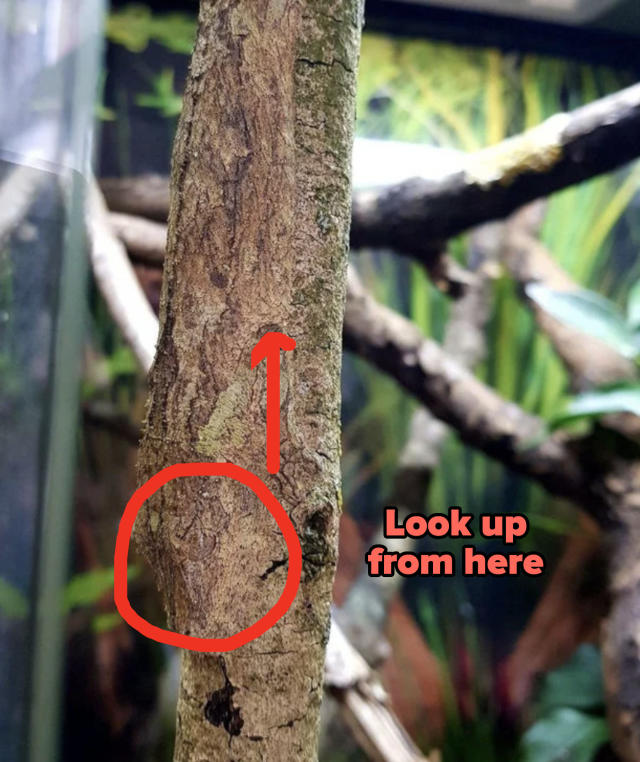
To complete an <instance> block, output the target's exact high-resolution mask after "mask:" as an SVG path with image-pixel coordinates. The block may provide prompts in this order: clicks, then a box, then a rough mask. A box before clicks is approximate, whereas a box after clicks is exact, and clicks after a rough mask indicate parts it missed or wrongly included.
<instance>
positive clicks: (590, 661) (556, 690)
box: [538, 643, 604, 715]
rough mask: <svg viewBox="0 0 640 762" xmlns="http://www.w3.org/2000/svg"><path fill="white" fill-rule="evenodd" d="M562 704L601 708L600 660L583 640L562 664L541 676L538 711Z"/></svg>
mask: <svg viewBox="0 0 640 762" xmlns="http://www.w3.org/2000/svg"><path fill="white" fill-rule="evenodd" d="M562 707H569V708H571V709H580V710H585V711H586V710H594V709H598V708H601V707H604V688H603V679H602V660H601V658H600V652H599V651H598V649H597V648H596V647H595V646H593V645H590V644H587V643H584V644H583V645H581V646H580V647H579V648H577V649H576V651H575V653H574V654H573V656H572V657H571V659H570V660H569V661H568V662H567V663H566V664H563V665H562V666H561V667H559V668H558V669H554V670H553V671H552V672H549V673H548V674H547V675H545V677H544V679H543V681H542V685H541V688H540V693H539V696H538V708H539V711H540V713H541V714H542V715H546V714H550V713H551V712H552V711H554V710H555V709H560V708H562Z"/></svg>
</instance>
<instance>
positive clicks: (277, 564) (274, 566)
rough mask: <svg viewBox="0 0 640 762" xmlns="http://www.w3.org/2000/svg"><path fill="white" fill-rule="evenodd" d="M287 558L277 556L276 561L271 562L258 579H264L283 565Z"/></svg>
mask: <svg viewBox="0 0 640 762" xmlns="http://www.w3.org/2000/svg"><path fill="white" fill-rule="evenodd" d="M288 561H289V559H288V558H279V559H277V560H276V561H272V562H271V566H270V567H269V568H268V569H267V570H266V571H265V572H263V573H262V574H261V575H260V579H262V580H265V579H266V578H267V577H268V576H269V575H270V574H273V572H274V571H276V570H277V569H279V568H280V567H281V566H285V565H286V564H287V563H288Z"/></svg>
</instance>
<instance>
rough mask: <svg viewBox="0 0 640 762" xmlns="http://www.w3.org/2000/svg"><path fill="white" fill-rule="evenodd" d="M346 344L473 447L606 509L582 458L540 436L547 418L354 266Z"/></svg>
mask: <svg viewBox="0 0 640 762" xmlns="http://www.w3.org/2000/svg"><path fill="white" fill-rule="evenodd" d="M344 343H345V347H347V348H348V349H350V350H351V351H353V352H355V353H356V354H359V355H361V356H362V357H364V358H366V359H367V360H369V361H370V362H371V363H372V364H373V365H375V366H376V367H378V368H380V369H381V370H383V371H385V372H386V373H388V374H389V375H390V376H392V377H393V378H394V379H395V380H396V381H397V382H398V383H399V384H400V385H401V386H403V387H404V388H405V389H406V390H407V391H409V392H410V393H411V394H412V395H413V396H415V397H416V398H417V399H418V400H419V401H420V402H422V404H424V405H425V406H426V407H428V408H429V410H430V411H431V412H432V413H433V414H434V415H435V416H436V417H437V418H439V419H440V420H441V421H443V422H445V423H447V424H449V425H450V426H451V427H452V428H453V429H454V430H455V431H456V433H457V434H458V436H459V437H460V438H461V439H462V440H463V441H464V442H466V443H467V444H469V445H470V446H471V447H475V448H476V449H478V450H481V451H482V452H484V453H486V454H487V455H489V456H491V457H492V458H495V459H496V460H499V461H500V462H502V463H504V465H506V466H507V467H508V468H511V469H512V470H514V471H516V472H518V473H521V474H523V475H524V476H528V477H530V478H532V479H535V480H536V481H538V482H539V483H540V484H542V485H543V486H544V487H545V488H546V489H547V490H548V491H549V492H551V493H552V494H555V495H558V496H561V497H566V498H569V499H572V500H574V501H577V502H578V503H579V504H581V505H582V506H583V507H585V508H586V509H587V510H594V511H596V512H599V511H598V509H599V508H600V503H599V501H598V500H594V496H593V495H592V494H591V491H590V485H589V482H588V480H587V478H586V475H585V473H584V471H583V468H582V466H581V464H580V462H579V460H578V458H577V457H576V456H575V455H574V454H573V453H572V451H571V450H570V449H569V447H568V446H567V445H566V443H565V441H564V440H563V439H562V438H561V437H560V436H559V435H554V436H552V437H546V438H543V439H542V441H540V438H541V436H543V432H544V424H543V422H542V421H541V420H540V419H538V418H536V417H535V416H532V415H529V414H528V413H526V412H525V411H523V410H522V409H521V408H519V407H518V406H517V405H515V404H514V403H511V402H507V401H506V400H504V399H502V398H501V397H500V396H499V395H498V394H496V393H495V392H494V391H493V390H492V389H490V388H489V387H487V386H486V385H485V384H483V383H482V382H481V381H479V380H478V379H476V378H475V377H474V376H473V375H472V374H471V373H469V372H468V371H466V370H465V369H464V368H462V367H461V366H460V365H459V364H458V363H456V362H455V361H454V360H452V359H451V358H450V357H449V356H448V355H447V354H446V353H445V352H444V351H443V350H442V348H441V347H440V346H439V345H438V344H437V343H436V342H434V341H431V340H429V339H426V338H425V337H424V336H423V335H422V334H421V333H420V331H419V329H418V327H417V326H416V325H415V324H414V323H412V322H411V321H410V320H407V319H406V318H404V317H403V316H402V315H399V314H398V313H396V312H394V311H393V310H390V309H388V308H387V307H385V306H384V305H381V304H379V303H378V302H376V301H375V300H374V299H373V297H372V296H371V295H370V294H369V293H368V292H367V291H366V290H365V289H364V288H363V286H362V284H361V283H360V282H359V280H358V278H357V276H356V275H355V273H354V272H353V271H352V272H351V273H350V276H349V281H348V286H347V307H346V313H345V328H344ZM596 506H597V507H596ZM599 518H600V519H601V520H602V518H603V517H602V515H601V514H600V515H599Z"/></svg>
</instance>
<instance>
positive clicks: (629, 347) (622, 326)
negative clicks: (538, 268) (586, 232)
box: [525, 283, 640, 357]
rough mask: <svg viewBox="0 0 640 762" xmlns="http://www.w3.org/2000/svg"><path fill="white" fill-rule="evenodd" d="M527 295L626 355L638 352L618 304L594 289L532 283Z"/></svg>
mask: <svg viewBox="0 0 640 762" xmlns="http://www.w3.org/2000/svg"><path fill="white" fill-rule="evenodd" d="M525 291H526V293H527V296H528V297H529V298H530V299H532V300H533V301H534V302H535V303H536V304H537V305H538V306H540V307H541V308H542V309H543V310H544V311H545V312H547V313H548V314H549V315H551V316H552V317H554V318H556V320H559V321H560V322H562V323H565V324H566V325H570V326H572V327H573V328H577V329H578V330H580V331H583V332H584V333H587V334H590V335H591V336H595V337H596V338H598V339H600V340H601V341H604V342H606V343H607V344H609V345H610V346H611V347H613V348H614V349H615V350H616V351H618V352H619V353H620V354H621V355H623V356H624V357H636V356H637V355H638V350H639V348H640V347H639V345H638V340H637V339H636V337H635V336H634V333H633V331H632V330H631V328H630V326H629V325H628V324H627V322H626V320H625V318H624V316H623V315H622V314H621V313H620V312H619V311H618V309H617V308H616V306H615V304H613V302H610V301H609V300H608V299H605V298H604V297H602V296H600V295H599V294H596V293H594V292H593V291H585V290H581V291H553V290H552V289H550V288H547V287H546V286H543V285H542V284H541V283H529V284H528V285H527V286H526V288H525Z"/></svg>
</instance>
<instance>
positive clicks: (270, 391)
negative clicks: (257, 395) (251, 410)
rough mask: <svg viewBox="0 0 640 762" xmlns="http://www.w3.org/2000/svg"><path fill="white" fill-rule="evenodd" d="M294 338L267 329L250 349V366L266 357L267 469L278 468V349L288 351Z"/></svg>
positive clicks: (270, 470) (277, 469)
mask: <svg viewBox="0 0 640 762" xmlns="http://www.w3.org/2000/svg"><path fill="white" fill-rule="evenodd" d="M295 346H296V342H295V339H292V338H291V336H287V334H286V333H278V332H277V331H269V333H265V335H264V336H263V337H262V338H261V339H260V341H259V342H258V343H257V344H256V345H255V347H254V348H253V349H252V350H251V367H252V368H255V367H256V365H259V364H260V363H261V362H262V360H263V359H264V358H265V357H266V359H267V471H268V472H269V473H270V474H277V473H278V471H279V470H280V350H281V349H282V350H283V351H285V352H289V351H290V350H291V349H294V348H295Z"/></svg>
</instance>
